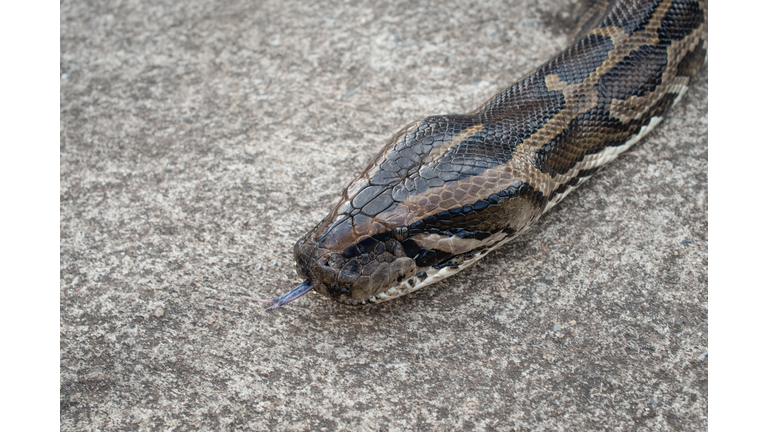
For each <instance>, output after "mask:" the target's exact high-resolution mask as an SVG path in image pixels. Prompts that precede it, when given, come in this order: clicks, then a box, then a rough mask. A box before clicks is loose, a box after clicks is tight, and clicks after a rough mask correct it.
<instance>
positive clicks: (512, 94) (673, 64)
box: [267, 0, 707, 307]
mask: <svg viewBox="0 0 768 432" xmlns="http://www.w3.org/2000/svg"><path fill="white" fill-rule="evenodd" d="M592 3H593V7H592V8H591V9H590V11H591V13H590V14H587V15H585V17H584V18H583V27H582V28H583V30H581V31H580V32H579V34H578V35H577V36H576V38H575V42H573V44H572V45H570V46H569V47H568V48H567V49H565V50H564V51H562V52H561V53H559V54H557V55H556V56H554V57H553V58H552V59H550V60H549V61H547V62H546V63H544V64H543V65H541V66H540V67H539V68H538V69H536V70H534V71H533V72H532V73H530V74H529V75H527V76H526V77H524V78H522V79H521V80H520V81H518V82H516V83H514V84H512V85H511V86H509V87H507V88H506V89H505V90H503V91H502V92H500V93H498V94H497V95H495V96H494V97H492V98H491V99H490V100H488V101H487V102H486V103H485V104H483V105H482V106H481V107H480V108H478V109H477V110H475V111H473V112H471V113H468V114H450V115H437V116H431V117H427V118H424V119H422V120H419V121H416V122H413V123H411V124H409V125H407V126H405V127H404V128H403V129H401V130H400V131H399V132H398V133H396V134H395V136H394V137H393V138H392V139H391V140H390V141H389V142H388V143H387V145H386V146H384V148H383V149H382V150H381V151H380V152H379V154H378V155H377V156H376V157H375V158H374V159H373V161H372V162H371V163H370V164H369V165H368V166H367V168H365V170H364V171H363V172H362V173H361V174H360V175H359V176H357V177H356V178H355V179H354V180H352V182H351V183H350V184H349V186H348V187H347V188H346V189H345V190H344V192H343V194H342V197H341V200H340V201H339V203H338V204H337V205H336V206H335V207H334V208H333V210H332V211H331V212H330V214H329V215H328V216H327V217H326V218H325V219H324V220H323V221H322V222H320V223H319V224H318V225H317V226H316V227H315V228H314V229H312V230H311V231H310V232H308V233H307V234H306V235H304V236H303V237H302V238H301V239H299V241H298V242H297V243H296V245H295V247H294V256H295V259H296V264H297V271H298V273H299V275H301V276H302V277H304V278H306V279H307V280H306V282H304V283H303V284H302V285H300V286H299V287H297V288H296V289H294V290H293V291H291V292H289V293H287V294H285V295H283V296H281V297H278V298H276V299H270V300H267V301H270V302H273V303H275V305H274V306H273V307H279V306H280V305H282V304H284V303H286V302H288V301H290V300H292V299H293V298H296V297H298V296H299V295H302V294H304V293H305V292H308V291H309V290H312V289H314V290H315V291H317V292H319V293H320V294H323V295H325V296H328V297H330V298H332V299H335V300H337V301H340V302H343V303H346V304H350V305H363V304H368V303H377V302H382V301H386V300H390V299H393V298H396V297H399V296H402V295H404V294H407V293H410V292H413V291H415V290H418V289H419V288H422V287H424V286H426V285H429V284H431V283H434V282H436V281H438V280H441V279H443V278H446V277H448V276H451V275H453V274H455V273H457V272H458V271H460V270H462V269H463V268H466V267H467V266H469V265H471V264H472V263H473V262H475V261H477V260H478V259H480V258H482V257H483V256H485V255H486V254H488V253H489V252H490V251H492V250H493V249H495V248H497V247H499V246H501V245H502V244H504V243H505V242H508V241H509V240H511V239H513V238H515V237H516V236H518V235H519V234H521V233H523V232H524V231H526V230H527V229H528V228H530V227H531V226H532V225H533V224H534V223H535V222H536V221H537V220H538V219H539V218H540V217H541V216H542V215H543V214H544V213H546V212H547V211H548V210H549V209H551V208H552V207H553V206H554V205H555V204H557V203H558V202H560V201H561V200H562V199H563V198H564V197H565V196H566V195H568V193H569V192H571V191H572V190H573V189H574V188H576V187H578V186H579V185H580V184H582V183H583V182H584V181H585V180H587V179H589V178H590V177H591V176H592V175H594V174H595V172H596V171H597V170H598V169H600V168H601V167H603V166H605V164H607V163H608V162H610V161H612V160H613V159H615V158H616V157H617V156H618V155H620V154H621V153H622V152H624V151H626V150H627V149H629V148H630V147H631V146H632V145H634V144H635V143H636V142H638V140H640V139H641V138H642V137H643V136H644V135H646V134H647V133H648V132H649V131H650V130H651V129H653V127H654V126H656V124H658V123H659V121H661V119H662V117H663V116H664V114H665V113H666V112H667V110H668V109H669V108H670V107H671V106H673V105H674V104H675V103H677V102H678V101H679V100H680V98H681V97H682V95H683V94H684V93H685V92H686V90H687V89H688V85H689V83H690V81H691V79H692V77H693V76H694V75H695V74H696V73H697V72H698V70H699V68H700V67H701V65H702V64H703V63H704V62H705V61H706V54H707V1H706V0H699V1H695V0H592Z"/></svg>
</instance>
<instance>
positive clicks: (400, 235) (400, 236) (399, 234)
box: [392, 226, 408, 241]
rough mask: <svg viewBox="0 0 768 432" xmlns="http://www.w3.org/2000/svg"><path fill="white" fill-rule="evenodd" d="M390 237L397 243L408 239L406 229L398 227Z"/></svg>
mask: <svg viewBox="0 0 768 432" xmlns="http://www.w3.org/2000/svg"><path fill="white" fill-rule="evenodd" d="M392 237H394V238H395V240H397V241H404V240H405V239H407V238H408V227H406V226H399V227H397V228H395V229H393V230H392Z"/></svg>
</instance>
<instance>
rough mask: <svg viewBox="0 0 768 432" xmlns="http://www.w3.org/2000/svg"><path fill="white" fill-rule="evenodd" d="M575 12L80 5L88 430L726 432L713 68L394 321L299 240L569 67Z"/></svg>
mask: <svg viewBox="0 0 768 432" xmlns="http://www.w3.org/2000/svg"><path fill="white" fill-rule="evenodd" d="M573 10H574V8H573V4H571V3H570V2H569V1H566V0H563V1H545V0H539V1H533V0H525V1H514V2H499V1H492V2H475V3H472V4H467V3H466V2H459V1H447V2H444V1H441V2H436V1H419V2H408V1H399V2H389V3H384V2H381V3H379V2H361V1H348V2H341V1H333V2H316V3H310V2H298V1H292V0H285V1H274V0H264V1H256V2H251V1H242V0H235V1H231V2H226V3H224V2H214V1H199V0H194V1H178V0H166V1H154V2H140V1H122V2H107V1H101V2H97V1H89V2H73V1H68V0H65V1H63V2H62V3H61V77H62V78H61V182H60V184H61V195H60V199H61V201H60V202H61V240H60V249H61V279H60V280H61V285H60V290H61V291H60V294H61V330H60V331H61V347H60V350H61V368H60V371H61V375H60V376H61V382H60V388H61V390H60V394H61V396H60V400H61V406H60V408H61V411H60V420H61V429H62V430H72V431H74V430H85V431H95V430H103V431H111V430H141V431H145V430H162V431H171V430H172V431H184V430H188V431H191V430H281V431H283V430H290V431H297V430H312V431H314V430H362V431H380V430H390V431H394V430H457V429H458V430H637V431H646V430H688V431H694V430H706V429H707V410H708V395H707V357H706V354H705V353H706V351H707V345H708V313H707V307H708V305H707V302H708V294H707V266H708V261H707V260H708V258H707V233H708V222H707V220H708V219H707V211H708V207H707V199H708V196H707V165H708V162H707V155H708V152H707V110H708V107H707V69H706V67H705V68H704V70H703V71H702V72H701V74H700V75H699V77H698V78H697V79H696V80H695V82H694V84H693V87H692V89H691V91H690V92H689V93H688V95H687V96H686V97H685V99H684V101H683V102H682V103H681V104H680V105H679V106H677V107H675V109H674V110H673V111H672V113H671V115H670V117H669V118H668V119H667V120H666V121H665V122H664V123H663V124H662V125H661V126H660V127H659V128H657V130H656V131H654V132H653V133H652V134H650V135H649V136H648V137H647V138H646V139H645V140H644V142H643V143H642V144H641V145H640V146H639V147H637V148H636V149H635V150H634V151H633V152H632V153H631V154H630V155H628V156H624V157H621V158H619V159H618V160H617V161H615V162H614V163H613V164H612V165H611V166H609V167H608V168H607V169H606V170H604V171H603V172H602V173H600V174H599V175H598V176H596V177H595V178H593V179H592V180H590V182H588V183H587V184H586V185H585V186H583V187H582V188H581V189H580V190H578V191H576V192H574V193H573V194H571V195H570V196H569V197H568V198H567V199H566V200H565V201H564V202H563V203H561V204H560V205H559V206H558V207H557V208H556V209H555V210H553V211H552V212H551V214H549V215H547V216H546V217H545V218H544V219H543V220H542V221H541V223H540V224H539V225H538V226H537V227H536V228H535V229H533V230H531V232H530V233H529V234H527V235H526V236H524V237H523V238H521V239H519V240H518V241H515V242H514V243H513V244H509V245H507V246H506V247H504V248H502V249H500V250H498V251H497V252H494V253H493V254H492V255H490V256H489V257H487V258H486V259H485V260H484V261H482V262H481V263H479V264H478V265H476V266H474V267H473V268H471V269H470V270H468V271H465V272H463V273H461V274H459V275H457V276H455V277H453V278H451V279H449V280H447V281H444V282H442V283H439V284H436V285H433V286H430V287H428V288H426V289H424V290H422V291H420V292H417V293H415V294H413V295H409V296H407V297H405V298H402V299H398V300H395V301H392V302H389V303H384V304H381V305H378V306H373V307H367V308H349V307H345V306H343V305H340V304H336V303H333V302H330V301H328V300H326V299H325V298H322V297H320V296H318V295H314V294H311V295H308V296H305V297H304V298H301V299H299V300H297V301H296V302H294V303H292V304H290V305H288V306H286V307H284V308H282V309H281V310H279V311H277V312H276V313H264V312H263V311H262V307H261V305H257V304H252V303H248V302H245V301H243V300H241V299H240V295H242V294H249V295H255V296H275V295H278V294H280V293H282V292H284V291H286V290H288V289H290V288H292V287H293V286H294V285H295V284H296V283H298V282H300V280H299V279H297V277H296V273H295V271H294V265H293V260H292V247H293V243H294V242H295V240H296V239H297V238H298V237H299V236H300V235H301V234H303V233H304V232H305V231H306V230H308V229H310V228H311V227H312V226H313V225H314V224H315V223H316V222H317V221H319V220H320V219H321V218H322V217H323V216H324V215H325V213H326V212H327V211H328V209H329V207H330V206H332V204H334V203H335V200H336V196H337V194H338V193H339V192H340V190H341V189H342V188H343V187H344V186H345V185H346V184H347V182H348V181H349V180H350V179H351V178H352V177H353V175H355V174H356V173H357V172H359V171H360V170H361V169H362V168H363V167H364V166H365V165H366V163H367V162H368V160H369V158H371V157H372V156H373V155H374V154H375V153H376V152H377V151H378V149H379V148H380V147H381V146H382V145H383V144H384V143H385V141H386V140H387V139H388V138H389V137H390V136H391V134H393V133H394V132H395V131H396V130H397V129H398V128H399V127H400V126H402V125H404V124H405V123H407V122H408V121H411V120H414V119H417V118H419V117H422V116H425V115H429V114H438V113H447V112H465V111H468V110H471V109H474V108H476V107H477V106H478V105H479V104H480V103H481V102H483V101H484V100H485V99H486V98H488V97H489V96H491V95H492V94H493V93H494V92H496V91H498V90H500V89H501V88H503V87H504V86H505V85H507V84H509V83H511V82H513V81H514V80H516V79H517V78H519V77H521V76H522V75H524V74H525V73H526V72H528V71H529V70H531V69H532V68H533V67H535V66H536V65H538V64H539V63H541V62H542V61H544V60H546V59H547V58H548V57H549V56H551V55H553V54H554V53H555V52H557V50H559V49H561V48H563V47H564V46H566V44H567V42H568V36H567V35H568V34H569V32H570V31H572V27H573V22H574V14H573V13H572V11H573Z"/></svg>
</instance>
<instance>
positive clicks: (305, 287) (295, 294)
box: [243, 279, 313, 310]
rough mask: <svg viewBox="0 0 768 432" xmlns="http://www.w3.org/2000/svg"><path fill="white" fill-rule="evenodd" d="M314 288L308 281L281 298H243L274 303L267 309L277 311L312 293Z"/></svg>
mask: <svg viewBox="0 0 768 432" xmlns="http://www.w3.org/2000/svg"><path fill="white" fill-rule="evenodd" d="M312 288H313V287H312V281H311V280H309V279H307V280H305V281H304V282H302V283H301V284H300V285H299V286H297V287H296V288H294V289H292V290H290V291H288V292H287V293H285V294H283V295H281V296H280V297H275V298H271V299H257V298H253V297H247V296H243V298H244V299H246V300H253V301H260V302H265V303H274V304H273V305H272V306H270V307H268V308H267V310H272V309H277V308H279V307H280V306H282V305H284V304H286V303H289V302H292V301H294V300H296V299H297V298H299V297H301V296H303V295H304V294H306V293H308V292H310V291H312Z"/></svg>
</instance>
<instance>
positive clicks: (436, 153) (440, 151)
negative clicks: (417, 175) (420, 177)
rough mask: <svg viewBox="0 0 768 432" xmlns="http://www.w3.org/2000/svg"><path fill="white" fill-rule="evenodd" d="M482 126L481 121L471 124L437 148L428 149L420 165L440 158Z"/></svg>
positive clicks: (481, 128) (480, 129)
mask: <svg viewBox="0 0 768 432" xmlns="http://www.w3.org/2000/svg"><path fill="white" fill-rule="evenodd" d="M483 127H484V125H483V124H482V123H479V124H476V125H472V126H469V127H468V128H466V129H464V130H463V131H461V132H459V133H458V134H456V135H454V136H452V137H451V139H450V140H448V141H447V142H445V143H444V144H443V145H441V146H439V147H437V148H433V149H432V151H430V152H429V154H428V155H427V156H426V157H424V160H423V161H422V164H421V166H424V165H427V164H429V163H432V162H435V161H438V160H440V158H441V157H443V155H444V154H445V153H447V152H448V151H450V150H451V149H452V148H454V147H456V146H457V145H459V144H461V143H462V142H463V141H464V140H466V139H467V138H469V137H471V136H473V135H475V134H477V133H478V132H480V131H482V130H483Z"/></svg>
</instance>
